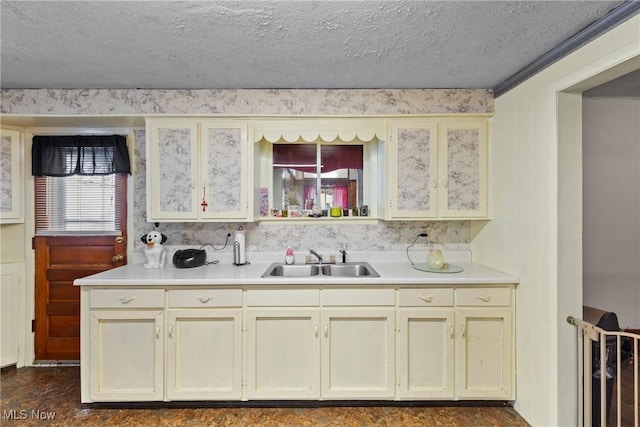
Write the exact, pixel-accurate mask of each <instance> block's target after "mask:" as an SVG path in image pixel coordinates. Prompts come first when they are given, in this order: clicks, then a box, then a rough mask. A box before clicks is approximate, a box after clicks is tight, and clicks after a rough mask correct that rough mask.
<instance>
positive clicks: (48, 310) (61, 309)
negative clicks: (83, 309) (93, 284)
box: [34, 236, 126, 360]
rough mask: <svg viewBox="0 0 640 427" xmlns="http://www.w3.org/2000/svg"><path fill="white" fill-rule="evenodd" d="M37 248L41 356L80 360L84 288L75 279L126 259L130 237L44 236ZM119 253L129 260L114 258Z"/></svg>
mask: <svg viewBox="0 0 640 427" xmlns="http://www.w3.org/2000/svg"><path fill="white" fill-rule="evenodd" d="M116 240H117V241H116ZM34 248H35V257H36V271H35V283H36V288H35V299H36V307H35V316H36V318H35V353H36V360H79V359H80V288H78V287H75V286H73V281H74V280H75V279H78V278H80V277H85V276H89V275H91V274H95V273H99V272H101V271H104V270H109V269H111V268H113V267H118V266H120V265H124V264H125V263H126V253H125V250H126V239H124V238H116V236H64V237H59V236H57V237H51V236H39V237H35V238H34ZM116 254H123V255H125V258H124V260H123V261H120V262H116V263H114V262H113V261H112V258H113V257H114V255H116Z"/></svg>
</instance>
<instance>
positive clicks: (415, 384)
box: [396, 308, 455, 400]
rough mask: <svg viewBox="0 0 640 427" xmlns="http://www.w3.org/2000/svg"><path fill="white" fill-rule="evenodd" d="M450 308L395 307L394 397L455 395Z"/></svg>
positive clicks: (423, 397) (440, 397) (430, 397)
mask: <svg viewBox="0 0 640 427" xmlns="http://www.w3.org/2000/svg"><path fill="white" fill-rule="evenodd" d="M454 321H455V316H454V310H453V308H450V309H446V308H442V309H431V308H424V309H420V308H414V309H399V310H398V331H397V332H398V333H397V336H398V339H397V359H396V360H397V363H396V367H397V368H396V369H397V373H396V375H397V376H398V384H397V385H398V398H400V399H449V400H452V399H454V397H455V383H454V369H455V366H454V360H455V359H454Z"/></svg>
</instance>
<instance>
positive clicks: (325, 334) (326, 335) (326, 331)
mask: <svg viewBox="0 0 640 427" xmlns="http://www.w3.org/2000/svg"><path fill="white" fill-rule="evenodd" d="M324 336H325V337H328V336H329V326H328V325H324Z"/></svg>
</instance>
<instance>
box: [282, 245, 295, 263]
mask: <svg viewBox="0 0 640 427" xmlns="http://www.w3.org/2000/svg"><path fill="white" fill-rule="evenodd" d="M284 263H285V264H287V265H290V264H293V249H291V246H289V247H287V253H286V254H285V255H284Z"/></svg>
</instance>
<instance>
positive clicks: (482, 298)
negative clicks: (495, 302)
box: [476, 295, 491, 302]
mask: <svg viewBox="0 0 640 427" xmlns="http://www.w3.org/2000/svg"><path fill="white" fill-rule="evenodd" d="M476 297H477V298H478V299H479V300H480V301H483V302H489V301H491V295H476Z"/></svg>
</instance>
